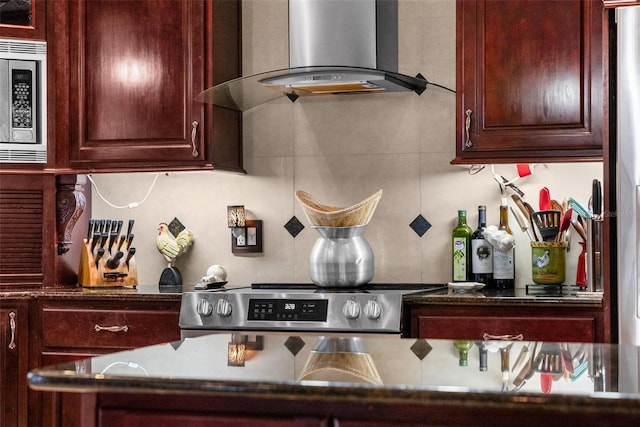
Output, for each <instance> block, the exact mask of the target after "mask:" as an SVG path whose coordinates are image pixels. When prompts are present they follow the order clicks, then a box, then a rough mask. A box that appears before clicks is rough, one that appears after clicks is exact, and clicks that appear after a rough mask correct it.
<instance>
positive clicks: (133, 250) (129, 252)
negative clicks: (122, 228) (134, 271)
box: [125, 248, 136, 268]
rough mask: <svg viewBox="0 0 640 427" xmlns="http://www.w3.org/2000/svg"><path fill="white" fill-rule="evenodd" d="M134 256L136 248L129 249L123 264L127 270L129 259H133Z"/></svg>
mask: <svg viewBox="0 0 640 427" xmlns="http://www.w3.org/2000/svg"><path fill="white" fill-rule="evenodd" d="M135 254H136V248H129V251H128V253H127V259H126V260H125V264H126V265H127V268H129V261H131V258H133V256H134V255H135Z"/></svg>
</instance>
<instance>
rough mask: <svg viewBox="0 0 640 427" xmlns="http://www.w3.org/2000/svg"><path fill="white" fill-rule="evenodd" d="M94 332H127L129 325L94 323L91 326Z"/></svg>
mask: <svg viewBox="0 0 640 427" xmlns="http://www.w3.org/2000/svg"><path fill="white" fill-rule="evenodd" d="M93 328H94V329H95V330H96V332H100V331H108V332H129V327H128V326H127V325H124V326H100V325H98V324H96V325H95V326H94V327H93Z"/></svg>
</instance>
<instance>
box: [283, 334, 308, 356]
mask: <svg viewBox="0 0 640 427" xmlns="http://www.w3.org/2000/svg"><path fill="white" fill-rule="evenodd" d="M284 346H285V347H287V350H289V351H290V352H291V354H293V355H294V356H295V355H297V354H298V353H299V352H300V350H302V347H304V346H305V342H304V341H303V340H302V338H300V337H289V338H287V340H286V341H285V342H284Z"/></svg>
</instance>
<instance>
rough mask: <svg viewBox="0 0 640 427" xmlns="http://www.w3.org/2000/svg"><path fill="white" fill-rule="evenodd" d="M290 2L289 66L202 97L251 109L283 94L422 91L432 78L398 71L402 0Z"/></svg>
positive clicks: (220, 87) (295, 96)
mask: <svg viewBox="0 0 640 427" xmlns="http://www.w3.org/2000/svg"><path fill="white" fill-rule="evenodd" d="M288 6H289V68H286V69H281V70H275V71H269V72H265V73H260V74H254V75H251V76H247V77H240V78H238V79H234V80H231V81H228V82H225V83H222V84H219V85H216V86H214V87H212V88H210V89H207V90H205V91H203V92H201V93H200V94H199V95H198V96H197V97H196V100H197V101H202V102H205V103H209V104H214V105H218V106H222V107H226V108H232V109H235V110H240V111H247V110H249V109H251V108H253V107H256V106H258V105H261V104H264V103H267V102H269V101H272V100H274V99H277V98H281V97H283V96H287V97H288V98H289V99H290V100H291V101H295V100H296V99H298V97H300V96H314V95H327V94H354V93H355V94H363V93H380V92H415V93H417V94H418V95H420V94H421V93H422V92H423V91H424V90H425V89H426V87H427V84H430V83H429V82H428V81H427V80H426V79H425V78H424V77H423V76H422V75H420V74H418V75H417V76H416V77H410V76H407V75H404V74H400V73H398V4H397V0H341V1H336V0H289V5H288ZM431 84H432V83H431ZM436 86H439V85H436Z"/></svg>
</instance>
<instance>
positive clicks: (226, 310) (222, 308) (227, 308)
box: [216, 299, 233, 317]
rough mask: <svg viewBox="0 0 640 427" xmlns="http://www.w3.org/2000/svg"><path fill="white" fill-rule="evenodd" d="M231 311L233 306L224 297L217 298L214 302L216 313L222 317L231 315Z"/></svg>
mask: <svg viewBox="0 0 640 427" xmlns="http://www.w3.org/2000/svg"><path fill="white" fill-rule="evenodd" d="M232 311H233V307H232V306H231V303H230V302H229V301H227V300H226V299H219V300H218V303H217V304H216V314H217V315H219V316H222V317H229V316H231V312H232Z"/></svg>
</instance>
